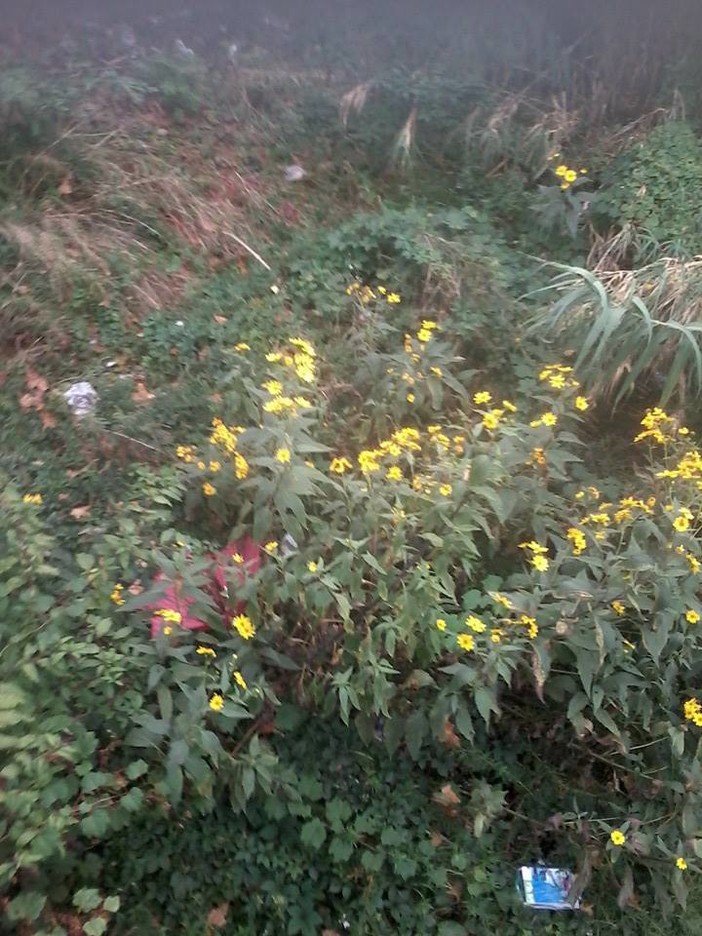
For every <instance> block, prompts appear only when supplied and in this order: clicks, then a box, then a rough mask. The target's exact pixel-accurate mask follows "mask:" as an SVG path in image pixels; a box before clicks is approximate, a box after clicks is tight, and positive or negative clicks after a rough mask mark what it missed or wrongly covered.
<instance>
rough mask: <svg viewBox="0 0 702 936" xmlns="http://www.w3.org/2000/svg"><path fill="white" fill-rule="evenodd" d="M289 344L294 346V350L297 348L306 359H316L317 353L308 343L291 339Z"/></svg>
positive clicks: (299, 339) (301, 339)
mask: <svg viewBox="0 0 702 936" xmlns="http://www.w3.org/2000/svg"><path fill="white" fill-rule="evenodd" d="M290 344H291V345H294V346H295V347H296V348H299V349H300V351H302V353H303V354H306V355H307V356H308V357H311V358H313V357H316V356H317V353H316V351H315V350H314V347H313V346H312V345H311V344H310V342H309V341H306V340H305V339H304V338H291V339H290Z"/></svg>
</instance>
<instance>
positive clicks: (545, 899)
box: [517, 865, 580, 910]
mask: <svg viewBox="0 0 702 936" xmlns="http://www.w3.org/2000/svg"><path fill="white" fill-rule="evenodd" d="M574 880H575V877H574V875H573V873H572V872H571V871H568V870H566V869H565V868H547V867H546V866H545V865H525V866H523V867H521V868H520V869H519V871H518V872H517V890H518V891H519V894H520V896H521V898H522V902H523V904H524V906H525V907H530V908H531V909H532V910H578V909H579V907H580V899H579V898H578V899H576V900H575V901H571V900H569V899H568V895H569V893H570V889H571V887H572V886H573V881H574Z"/></svg>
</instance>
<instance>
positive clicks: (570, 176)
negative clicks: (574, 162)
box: [563, 169, 578, 182]
mask: <svg viewBox="0 0 702 936" xmlns="http://www.w3.org/2000/svg"><path fill="white" fill-rule="evenodd" d="M563 178H564V179H565V180H566V182H575V180H576V179H577V178H578V173H577V172H576V171H575V170H574V169H568V171H567V172H566V174H565V175H564V176H563Z"/></svg>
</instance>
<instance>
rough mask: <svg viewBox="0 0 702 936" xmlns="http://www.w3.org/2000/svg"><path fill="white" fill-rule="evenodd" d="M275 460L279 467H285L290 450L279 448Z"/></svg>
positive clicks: (288, 459)
mask: <svg viewBox="0 0 702 936" xmlns="http://www.w3.org/2000/svg"><path fill="white" fill-rule="evenodd" d="M275 460H276V461H277V462H280V464H281V465H287V464H288V463H289V462H290V449H288V448H279V449H278V451H277V452H276V453H275Z"/></svg>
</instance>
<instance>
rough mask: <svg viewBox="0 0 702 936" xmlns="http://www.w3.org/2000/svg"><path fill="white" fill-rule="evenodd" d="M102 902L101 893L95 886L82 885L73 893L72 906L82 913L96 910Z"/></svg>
mask: <svg viewBox="0 0 702 936" xmlns="http://www.w3.org/2000/svg"><path fill="white" fill-rule="evenodd" d="M101 903H102V895H101V894H100V891H99V890H97V888H95V887H82V888H81V889H80V890H78V891H76V892H75V894H74V895H73V906H74V907H77V908H78V910H80V911H82V912H83V913H90V911H91V910H96V909H97V908H98V907H99V906H100V904H101Z"/></svg>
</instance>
